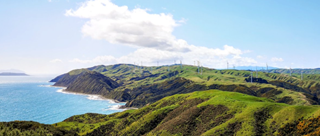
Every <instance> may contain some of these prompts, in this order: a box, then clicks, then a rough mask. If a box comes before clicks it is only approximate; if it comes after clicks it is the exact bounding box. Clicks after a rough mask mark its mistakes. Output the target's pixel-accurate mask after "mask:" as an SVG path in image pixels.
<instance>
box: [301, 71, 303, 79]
mask: <svg viewBox="0 0 320 136" xmlns="http://www.w3.org/2000/svg"><path fill="white" fill-rule="evenodd" d="M301 80H303V73H302V70H301Z"/></svg>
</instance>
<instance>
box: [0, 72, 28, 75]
mask: <svg viewBox="0 0 320 136" xmlns="http://www.w3.org/2000/svg"><path fill="white" fill-rule="evenodd" d="M0 76H28V75H27V74H25V73H11V72H2V73H0Z"/></svg>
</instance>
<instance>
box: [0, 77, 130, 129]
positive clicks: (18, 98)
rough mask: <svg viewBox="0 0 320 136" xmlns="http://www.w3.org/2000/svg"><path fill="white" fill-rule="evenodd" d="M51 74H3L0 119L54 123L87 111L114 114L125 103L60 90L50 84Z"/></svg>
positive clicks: (0, 90)
mask: <svg viewBox="0 0 320 136" xmlns="http://www.w3.org/2000/svg"><path fill="white" fill-rule="evenodd" d="M50 79H52V77H46V76H25V77H1V76H0V122H7V121H14V120H26V121H36V122H40V123H45V124H53V123H57V122H60V121H63V120H64V119H66V118H68V117H70V116H73V115H79V114H84V113H101V114H111V113H115V112H120V111H123V110H122V109H118V107H119V106H121V105H124V104H125V103H115V102H113V101H111V100H106V99H102V98H101V97H99V96H96V95H78V94H71V93H64V92H61V91H62V90H61V89H62V88H57V87H51V85H53V83H49V82H48V81H49V80H50Z"/></svg>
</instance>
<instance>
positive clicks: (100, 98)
mask: <svg viewBox="0 0 320 136" xmlns="http://www.w3.org/2000/svg"><path fill="white" fill-rule="evenodd" d="M87 99H89V100H105V99H104V98H102V97H101V96H100V95H88V97H87Z"/></svg>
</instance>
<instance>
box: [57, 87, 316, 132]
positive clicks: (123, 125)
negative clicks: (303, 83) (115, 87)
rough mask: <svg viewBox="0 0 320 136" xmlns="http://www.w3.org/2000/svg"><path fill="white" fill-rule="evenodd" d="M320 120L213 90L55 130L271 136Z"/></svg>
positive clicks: (312, 111)
mask: <svg viewBox="0 0 320 136" xmlns="http://www.w3.org/2000/svg"><path fill="white" fill-rule="evenodd" d="M317 115H320V107H319V106H291V105H287V104H280V103H275V102H274V101H273V100H270V99H266V98H259V97H254V96H250V95H245V94H241V93H235V92H225V91H219V90H208V91H199V92H198V91H197V92H193V93H188V94H179V95H173V96H170V97H166V98H164V99H161V100H160V101H157V102H155V103H153V104H151V105H148V106H145V107H143V108H141V109H138V110H127V111H124V112H120V113H115V114H111V115H101V114H84V115H77V116H73V117H70V118H68V119H66V120H65V121H63V122H60V123H57V124H56V126H57V127H61V128H64V129H67V130H75V131H76V130H78V134H80V135H88V136H97V135H150V136H151V135H234V134H235V135H248V136H249V135H277V134H279V131H281V133H283V132H282V129H280V128H284V127H285V126H286V124H288V123H293V122H295V121H296V120H298V119H300V118H308V117H312V116H317Z"/></svg>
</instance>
